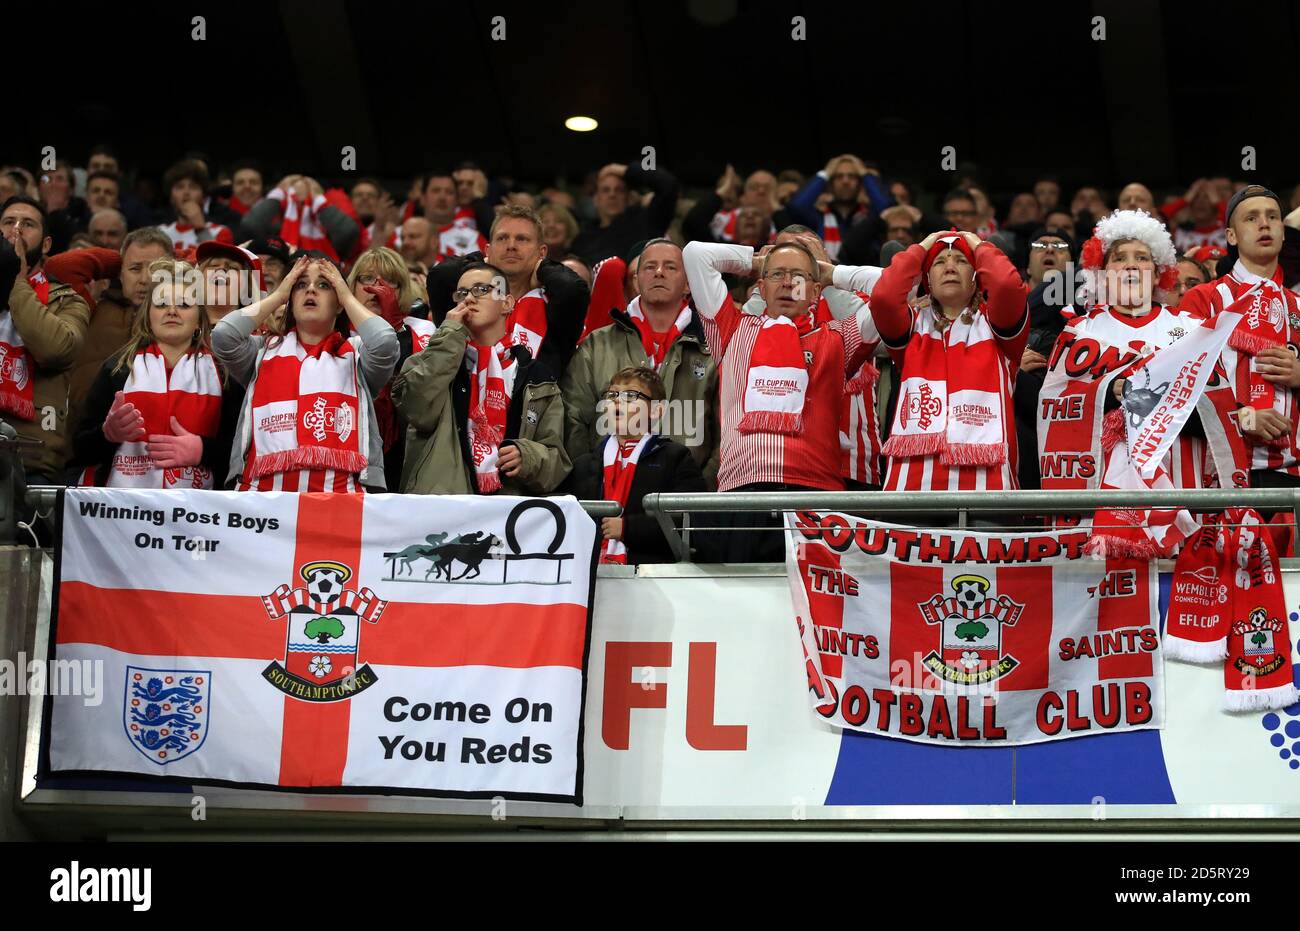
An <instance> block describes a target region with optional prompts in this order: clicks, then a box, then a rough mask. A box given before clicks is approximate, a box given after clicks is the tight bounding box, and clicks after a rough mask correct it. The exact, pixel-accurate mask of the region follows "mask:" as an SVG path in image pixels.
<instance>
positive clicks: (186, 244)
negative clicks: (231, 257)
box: [158, 220, 235, 258]
mask: <svg viewBox="0 0 1300 931" xmlns="http://www.w3.org/2000/svg"><path fill="white" fill-rule="evenodd" d="M158 228H159V229H160V230H162V231H163V232H164V233H166V234H167V237H168V238H169V239H170V240H171V241H172V251H173V252H174V253H175V254H176V256H177V257H178V258H187V257H192V256H193V251H194V250H195V249H196V248H198V245H199V236H198V233H196V232H194V227H192V226H190V224H188V223H182V222H180V221H179V220H177V221H176V222H175V223H165V224H163V225H161V226H159V227H158ZM208 232H209V233H211V234H212V237H211V238H212V239H215V240H216V241H218V242H225V243H230V244H231V245H234V244H235V234H234V233H232V232H231V231H230V227H228V226H222V225H221V224H220V223H209V224H208Z"/></svg>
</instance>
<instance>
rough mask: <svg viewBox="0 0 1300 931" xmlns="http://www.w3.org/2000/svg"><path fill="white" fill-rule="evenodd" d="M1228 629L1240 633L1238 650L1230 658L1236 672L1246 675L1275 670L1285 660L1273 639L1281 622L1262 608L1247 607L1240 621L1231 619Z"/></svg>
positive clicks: (1280, 626) (1279, 629)
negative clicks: (1246, 613)
mask: <svg viewBox="0 0 1300 931" xmlns="http://www.w3.org/2000/svg"><path fill="white" fill-rule="evenodd" d="M1232 632H1233V633H1234V634H1236V635H1237V636H1239V637H1241V653H1240V654H1239V655H1237V656H1235V657H1234V658H1233V661H1232V665H1233V666H1234V667H1235V668H1236V669H1237V671H1238V672H1241V673H1243V674H1245V675H1247V676H1266V675H1269V674H1270V673H1274V672H1277V671H1278V670H1279V669H1281V668H1282V666H1283V665H1284V664H1285V663H1286V657H1284V656H1283V655H1282V654H1281V653H1279V652H1278V649H1277V641H1276V640H1274V635H1275V634H1279V633H1281V632H1282V622H1281V621H1280V620H1278V619H1277V618H1275V617H1269V616H1268V612H1267V611H1266V610H1264V609H1263V608H1256V609H1255V610H1253V611H1251V612H1250V614H1249V615H1247V617H1246V620H1244V621H1234V622H1233V624H1232ZM1279 639H1280V638H1279Z"/></svg>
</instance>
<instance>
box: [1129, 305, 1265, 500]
mask: <svg viewBox="0 0 1300 931" xmlns="http://www.w3.org/2000/svg"><path fill="white" fill-rule="evenodd" d="M1240 322H1241V314H1237V313H1224V314H1219V316H1218V317H1217V318H1215V320H1214V322H1213V323H1211V322H1209V321H1206V322H1205V323H1202V324H1201V325H1200V326H1198V327H1196V328H1194V329H1193V330H1192V331H1191V333H1189V334H1188V335H1186V336H1184V337H1183V338H1182V339H1180V340H1178V341H1177V342H1175V343H1174V344H1173V345H1172V346H1170V347H1169V348H1168V349H1164V350H1161V351H1160V352H1157V353H1156V354H1155V355H1154V356H1152V357H1151V359H1150V360H1148V361H1147V363H1146V364H1145V365H1144V366H1142V368H1141V369H1139V374H1140V377H1141V379H1142V382H1143V387H1141V388H1137V389H1136V390H1130V391H1129V392H1128V394H1129V397H1127V398H1126V399H1125V402H1124V409H1125V412H1126V413H1127V415H1128V416H1127V417H1126V418H1125V426H1126V428H1127V433H1128V448H1129V457H1130V459H1131V461H1132V463H1133V467H1134V468H1135V469H1137V471H1138V474H1139V475H1141V476H1142V477H1143V478H1145V479H1150V478H1153V477H1154V476H1155V474H1156V469H1157V468H1158V467H1159V465H1160V463H1161V461H1162V460H1163V459H1164V457H1165V453H1167V452H1169V449H1170V447H1172V446H1173V444H1174V441H1175V440H1176V439H1177V438H1178V434H1179V433H1180V432H1182V429H1183V425H1184V424H1186V423H1187V419H1188V417H1190V416H1191V413H1192V411H1193V410H1195V409H1196V405H1197V402H1198V401H1199V400H1200V398H1201V395H1202V394H1204V393H1205V387H1206V385H1207V384H1209V381H1210V376H1211V375H1212V374H1213V372H1214V364H1215V362H1217V361H1218V359H1219V355H1220V354H1221V353H1222V352H1223V347H1224V346H1226V345H1228V337H1229V336H1231V335H1232V331H1233V330H1234V329H1236V327H1237V324H1238V323H1240ZM1135 377H1137V376H1135Z"/></svg>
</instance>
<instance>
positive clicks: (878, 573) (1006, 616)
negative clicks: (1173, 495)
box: [786, 511, 1164, 747]
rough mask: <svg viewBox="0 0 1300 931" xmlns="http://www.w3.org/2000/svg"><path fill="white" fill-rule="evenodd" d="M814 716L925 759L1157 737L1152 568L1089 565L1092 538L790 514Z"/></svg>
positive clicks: (1129, 563)
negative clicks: (940, 750) (926, 750)
mask: <svg viewBox="0 0 1300 931" xmlns="http://www.w3.org/2000/svg"><path fill="white" fill-rule="evenodd" d="M786 527H787V534H788V540H787V557H786V558H787V568H788V572H789V578H790V589H791V595H792V599H793V603H794V609H795V620H796V624H797V626H798V630H799V635H800V640H801V642H802V644H803V658H804V671H805V673H806V675H807V680H808V691H809V698H810V700H811V701H812V705H813V708H814V710H815V713H816V714H818V715H820V716H821V717H822V718H823V719H825V720H827V721H829V722H831V723H832V724H836V725H838V726H840V727H844V728H849V729H852V730H858V731H863V732H866V733H870V734H879V735H882V736H888V737H895V738H903V739H905V740H914V741H919V742H925V743H930V744H940V745H949V746H961V747H989V746H1008V745H1012V744H1024V743H1035V742H1038V741H1045V740H1060V739H1062V738H1066V737H1078V736H1082V735H1085V734H1107V733H1116V732H1119V731H1127V730H1136V729H1139V728H1152V727H1160V726H1162V718H1163V713H1164V693H1163V674H1164V661H1163V658H1162V656H1161V651H1160V636H1159V634H1160V627H1159V614H1158V600H1157V595H1158V585H1157V576H1156V569H1155V566H1156V564H1155V562H1154V561H1149V560H1147V561H1142V560H1134V559H1117V558H1112V559H1107V560H1096V559H1091V558H1081V557H1082V556H1083V551H1084V546H1085V545H1086V544H1087V541H1088V532H1087V531H1085V530H1074V531H1066V532H1058V531H1053V532H1044V531H1037V530H1022V531H1008V532H1006V533H967V532H965V531H960V530H943V529H917V528H911V527H896V526H892V525H889V524H881V523H876V522H874V521H867V520H862V519H859V518H856V517H852V516H849V515H846V514H837V513H829V512H811V511H802V512H799V513H797V514H787V515H786Z"/></svg>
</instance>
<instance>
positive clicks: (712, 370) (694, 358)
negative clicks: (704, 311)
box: [560, 310, 720, 487]
mask: <svg viewBox="0 0 1300 931" xmlns="http://www.w3.org/2000/svg"><path fill="white" fill-rule="evenodd" d="M610 317H611V318H613V321H614V322H613V323H611V324H609V325H608V326H605V327H601V328H600V329H599V330H593V331H592V332H591V333H589V334H588V335H587V338H586V339H584V340H583V341H582V344H581V345H580V346H579V347H578V351H577V352H576V353H574V355H573V358H572V359H571V360H570V361H569V367H568V369H567V370H565V373H564V379H563V380H562V381H561V382H560V388H561V390H562V391H563V392H564V417H565V425H564V445H565V448H566V449H567V450H568V453H569V458H570V459H572V460H574V461H577V459H578V457H579V456H581V455H583V454H585V453H589V452H594V451H595V450H596V447H598V446H599V445H600V441H601V440H602V439H604V435H603V434H602V433H600V432H599V430H598V429H597V428H598V426H599V424H598V423H597V421H598V415H597V413H596V404H597V402H598V401H599V399H600V396H601V395H602V394H603V393H604V392H605V389H606V388H608V387H609V383H610V380H611V379H612V378H613V377H614V375H615V373H617V372H618V371H619V370H620V369H625V368H627V367H628V366H633V365H645V364H646V362H647V360H646V353H645V348H644V347H643V346H642V344H641V334H640V333H639V332H638V330H637V328H636V326H635V325H634V324H633V323H632V319H631V318H630V317H629V316H628V315H627V313H626V312H625V311H621V310H614V311H611V312H610ZM659 374H660V375H661V376H662V377H663V380H664V391H665V394H666V395H667V397H668V400H669V401H671V402H675V403H673V404H670V405H668V407H667V410H666V413H665V418H664V421H663V422H662V423H661V429H660V430H658V431H657V432H658V433H659V434H660V435H661V436H664V437H666V438H667V439H670V440H674V441H675V442H678V443H681V444H682V445H683V446H685V447H687V448H688V449H689V450H690V451H691V456H692V457H693V458H694V459H695V461H696V463H697V464H698V465H699V467H700V469H701V470H702V471H703V472H704V476H705V478H706V479H707V480H708V481H709V484H710V487H713V486H714V485H716V482H717V475H718V439H719V433H720V428H719V424H718V409H717V398H718V366H717V363H716V361H715V360H714V358H713V354H712V353H711V352H709V346H708V343H707V342H706V341H705V339H704V331H703V329H702V328H701V327H700V322H699V319H698V318H697V317H695V316H694V315H692V316H691V322H690V323H689V324H688V325H687V327H686V329H685V330H684V331H683V332H682V334H681V335H680V336H679V337H678V338H677V340H676V342H674V343H673V344H672V346H671V347H669V349H668V354H667V355H666V356H665V357H664V364H663V368H662V369H661V370H660V373H659Z"/></svg>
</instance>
